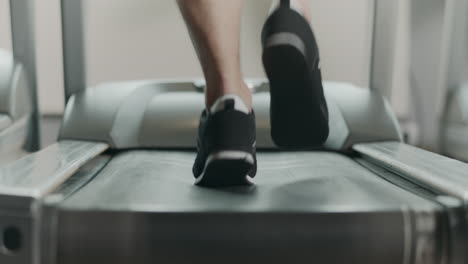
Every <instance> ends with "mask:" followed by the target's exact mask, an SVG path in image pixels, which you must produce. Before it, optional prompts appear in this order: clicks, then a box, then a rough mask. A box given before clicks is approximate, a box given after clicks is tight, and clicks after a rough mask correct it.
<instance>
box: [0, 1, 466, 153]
mask: <svg viewBox="0 0 468 264" xmlns="http://www.w3.org/2000/svg"><path fill="white" fill-rule="evenodd" d="M394 1H399V2H400V5H399V6H400V7H399V10H398V14H397V15H398V19H397V21H398V23H397V25H395V26H396V27H397V29H398V31H397V38H396V41H395V43H394V44H395V47H396V52H395V56H394V57H393V58H392V61H391V62H389V63H392V65H393V68H394V74H393V81H392V87H393V89H392V92H391V94H389V95H388V97H389V98H388V99H389V101H390V102H391V105H392V107H393V108H394V110H395V112H396V113H397V116H398V118H399V120H400V121H401V123H402V126H403V128H404V132H405V134H406V137H407V140H408V141H409V142H410V143H413V144H417V145H420V146H423V147H425V148H427V149H431V150H435V151H439V150H440V147H439V138H440V131H439V126H440V124H439V123H440V119H441V115H442V114H443V111H444V109H446V103H445V99H446V97H447V95H446V94H447V91H446V90H447V88H446V87H445V86H444V84H442V82H443V80H442V79H443V78H442V76H441V75H440V72H441V70H442V71H443V69H442V68H443V67H445V68H447V67H448V64H449V57H450V56H453V54H452V55H450V54H449V53H450V52H448V50H450V47H446V46H447V45H449V44H447V43H448V42H443V41H442V40H447V38H451V37H453V35H454V34H453V33H450V34H449V33H447V28H449V29H450V32H452V31H451V30H455V29H453V25H452V26H451V27H449V26H448V25H449V24H450V23H452V24H453V23H455V22H454V21H451V20H450V19H449V16H451V17H452V18H453V17H454V16H460V17H461V16H462V14H458V15H456V14H452V15H450V13H449V11H448V9H449V7H450V4H452V5H456V3H457V0H453V1H451V0H448V1H438V0H412V1H406V0H394ZM8 2H9V0H0V48H3V49H7V50H11V39H10V32H9V31H10V21H9V12H8ZM35 2H36V18H35V20H36V21H35V26H36V38H37V70H38V86H39V101H40V110H41V113H42V114H44V115H60V114H61V113H62V111H63V107H64V102H63V97H64V96H63V77H62V57H61V52H62V44H61V24H60V3H59V0H48V1H35ZM246 2H247V5H246V8H245V12H244V17H243V32H242V66H243V71H244V73H245V76H246V77H262V76H264V73H263V69H262V67H261V63H260V54H261V47H260V41H259V39H260V31H261V27H262V25H263V22H264V20H265V18H266V16H267V13H268V10H269V8H270V5H271V1H270V0H255V1H252V0H251V1H246ZM458 2H460V0H459V1H458ZM461 2H467V1H466V0H461ZM85 3H86V5H85V38H86V61H87V75H88V81H89V85H95V84H97V83H100V82H105V81H117V80H133V79H155V78H171V79H172V78H192V77H200V76H201V70H200V66H199V64H198V62H197V59H196V56H195V53H194V51H193V48H192V46H191V42H190V40H189V38H188V35H187V32H186V29H185V26H184V23H183V21H182V18H181V16H180V14H179V13H178V10H177V6H176V3H175V1H155V0H132V1H128V0H97V1H90V0H88V1H85ZM310 4H311V13H312V17H313V28H314V30H315V31H316V34H317V38H318V41H319V45H320V49H321V56H322V68H323V74H324V79H325V80H330V81H345V82H351V83H353V84H355V85H358V86H360V87H363V88H368V87H369V83H370V77H369V76H370V75H369V73H370V71H371V48H372V25H373V11H374V1H373V0H353V1H343V0H311V1H310ZM453 7H454V6H452V8H453ZM453 10H457V8H455V9H453ZM465 11H466V10H465ZM450 12H455V11H450ZM465 22H466V21H465ZM457 23H458V24H459V21H458V22H456V23H455V24H457ZM460 23H461V22H460ZM465 26H466V24H465V25H464V27H463V29H462V30H464V29H466V27H465ZM415 30H416V31H415ZM459 30H460V29H459ZM465 31H466V30H465ZM463 41H465V42H464V43H461V42H462V40H460V41H458V42H457V43H458V45H459V46H460V47H458V50H460V49H462V47H463V45H464V44H466V39H464V40H463ZM457 54H458V53H457ZM465 56H466V53H465ZM455 57H457V56H455ZM467 57H468V56H467ZM465 60H466V58H465ZM444 63H445V64H444ZM414 69H416V70H414ZM460 74H461V75H463V70H462V72H461V73H460ZM460 74H459V75H460ZM441 78H442V79H441ZM435 83H437V85H435ZM457 85H458V84H457ZM415 104H417V105H415ZM423 132H424V133H423ZM467 153H468V152H467Z"/></svg>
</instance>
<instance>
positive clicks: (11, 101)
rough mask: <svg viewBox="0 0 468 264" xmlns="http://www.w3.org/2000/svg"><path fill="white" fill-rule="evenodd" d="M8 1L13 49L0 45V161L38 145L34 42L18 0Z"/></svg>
mask: <svg viewBox="0 0 468 264" xmlns="http://www.w3.org/2000/svg"><path fill="white" fill-rule="evenodd" d="M11 2H12V5H11V11H12V12H11V24H12V32H13V34H12V36H13V38H12V39H13V53H11V52H8V51H6V50H2V49H0V165H2V164H5V163H8V162H11V161H13V160H15V159H17V158H19V157H21V156H24V155H25V154H26V153H27V152H32V151H35V150H38V148H39V123H38V122H39V118H38V117H39V113H38V110H37V101H36V98H37V95H36V83H35V73H34V72H35V67H34V56H33V54H29V53H30V52H34V50H33V49H34V43H33V39H31V32H30V31H29V28H30V27H29V26H28V25H27V23H29V20H24V21H23V20H21V17H18V15H19V14H17V12H15V10H17V9H18V8H20V7H19V4H18V3H16V2H18V1H11ZM21 12H22V13H24V11H21ZM28 17H29V16H28ZM26 58H28V59H26ZM29 58H31V60H29Z"/></svg>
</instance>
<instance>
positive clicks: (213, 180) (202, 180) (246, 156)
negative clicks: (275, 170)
mask: <svg viewBox="0 0 468 264" xmlns="http://www.w3.org/2000/svg"><path fill="white" fill-rule="evenodd" d="M254 166H255V161H254V157H253V155H252V154H250V153H247V152H242V151H221V152H217V153H214V154H212V155H210V156H209V157H208V159H207V161H206V165H205V169H204V171H203V173H202V174H201V175H200V177H198V178H197V180H196V181H195V184H196V185H199V186H206V187H227V186H238V185H250V184H251V182H250V181H249V180H248V174H249V172H250V171H251V170H252V169H253V167H254Z"/></svg>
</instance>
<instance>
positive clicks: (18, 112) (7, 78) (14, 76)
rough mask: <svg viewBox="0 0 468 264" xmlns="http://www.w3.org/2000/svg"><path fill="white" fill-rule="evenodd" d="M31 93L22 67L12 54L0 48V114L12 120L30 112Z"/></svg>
mask: <svg viewBox="0 0 468 264" xmlns="http://www.w3.org/2000/svg"><path fill="white" fill-rule="evenodd" d="M30 102H31V94H30V92H29V88H28V81H27V77H26V74H25V72H24V68H23V66H22V65H21V64H20V63H17V62H15V60H14V58H13V54H11V53H9V52H7V51H5V50H0V114H3V115H7V116H8V117H9V118H10V119H11V121H12V122H14V121H16V120H19V119H21V118H22V117H24V116H26V115H28V114H30V113H31V111H32V108H31V103H30Z"/></svg>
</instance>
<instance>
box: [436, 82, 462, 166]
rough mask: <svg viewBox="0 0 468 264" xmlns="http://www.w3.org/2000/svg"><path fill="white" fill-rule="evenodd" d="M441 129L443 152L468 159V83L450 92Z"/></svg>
mask: <svg viewBox="0 0 468 264" xmlns="http://www.w3.org/2000/svg"><path fill="white" fill-rule="evenodd" d="M440 129H441V131H440V135H441V137H440V139H441V148H442V152H443V153H444V154H446V155H448V156H451V157H455V158H457V159H460V160H464V161H468V139H467V138H468V137H467V135H468V83H467V84H465V85H462V86H461V87H460V88H458V89H453V90H452V91H451V92H450V93H449V95H448V97H447V105H446V109H445V114H444V115H443V118H442V122H441V126H440Z"/></svg>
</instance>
